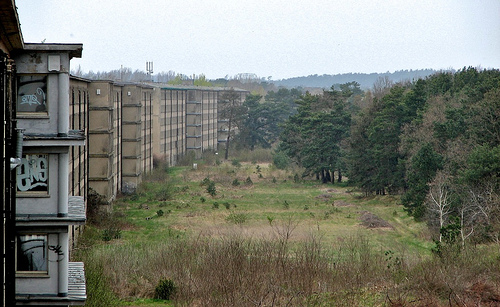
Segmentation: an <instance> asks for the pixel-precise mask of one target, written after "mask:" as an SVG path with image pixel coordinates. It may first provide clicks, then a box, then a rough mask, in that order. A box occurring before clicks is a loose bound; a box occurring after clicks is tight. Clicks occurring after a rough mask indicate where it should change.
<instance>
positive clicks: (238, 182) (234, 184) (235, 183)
mask: <svg viewBox="0 0 500 307" xmlns="http://www.w3.org/2000/svg"><path fill="white" fill-rule="evenodd" d="M239 185H240V181H239V180H238V178H235V179H234V180H233V186H234V187H237V186H239Z"/></svg>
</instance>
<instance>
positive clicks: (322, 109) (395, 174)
mask: <svg viewBox="0 0 500 307" xmlns="http://www.w3.org/2000/svg"><path fill="white" fill-rule="evenodd" d="M237 107H238V108H239V109H238V112H237V114H238V115H237V116H235V118H234V125H235V126H234V127H237V128H238V129H236V130H235V131H239V134H235V135H234V136H233V137H234V144H235V146H239V147H247V148H249V149H253V148H255V147H256V146H261V147H271V146H272V145H273V144H274V145H276V151H275V155H274V162H275V165H276V166H278V167H286V165H288V164H290V163H296V164H298V165H299V166H301V167H303V169H304V170H305V171H304V176H308V175H312V176H316V178H317V179H318V180H322V182H324V183H334V182H336V181H342V180H343V178H346V177H347V178H348V182H349V184H351V185H353V186H355V187H357V188H359V189H361V190H362V191H363V192H364V193H365V194H366V195H370V194H372V195H374V194H381V195H384V194H394V195H400V196H401V202H402V204H403V205H404V207H405V209H406V211H407V212H408V214H410V215H412V216H413V217H415V218H416V219H418V220H425V221H427V222H428V224H429V226H430V227H431V228H432V229H434V230H435V232H436V237H438V238H439V241H440V242H444V243H446V242H450V241H453V242H455V241H456V242H460V241H461V242H462V243H464V242H466V241H467V240H473V242H486V241H495V242H499V240H500V198H499V196H500V195H499V184H500V71H498V70H480V69H476V68H472V67H469V68H464V69H462V70H459V71H457V72H439V73H435V74H433V75H430V76H428V77H426V78H424V79H418V80H415V81H412V82H410V81H406V82H398V83H393V82H391V81H390V80H389V79H388V78H379V79H378V80H377V81H376V82H375V84H374V85H373V87H372V88H371V89H370V90H368V91H363V90H361V89H360V85H359V83H357V82H348V83H345V84H342V85H340V86H338V88H337V87H334V86H332V87H331V88H330V89H329V90H325V91H323V93H322V94H317V95H312V94H310V93H307V92H306V93H301V92H300V91H298V90H296V89H294V90H288V89H284V88H282V89H280V90H278V91H276V92H275V91H270V92H268V94H267V95H266V96H264V97H262V96H260V95H250V96H248V97H247V99H246V101H245V102H244V103H243V106H237ZM235 114H236V113H235ZM344 180H345V179H344ZM444 243H443V244H444Z"/></svg>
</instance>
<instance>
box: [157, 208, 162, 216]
mask: <svg viewBox="0 0 500 307" xmlns="http://www.w3.org/2000/svg"><path fill="white" fill-rule="evenodd" d="M163 214H164V212H163V210H161V209H160V210H158V211H156V215H157V216H163Z"/></svg>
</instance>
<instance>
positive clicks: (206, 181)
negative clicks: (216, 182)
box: [200, 177, 212, 186]
mask: <svg viewBox="0 0 500 307" xmlns="http://www.w3.org/2000/svg"><path fill="white" fill-rule="evenodd" d="M210 182H212V180H210V178H208V177H205V178H203V180H202V181H201V183H200V185H201V186H208V185H209V184H210Z"/></svg>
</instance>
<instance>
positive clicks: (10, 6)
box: [0, 0, 24, 53]
mask: <svg viewBox="0 0 500 307" xmlns="http://www.w3.org/2000/svg"><path fill="white" fill-rule="evenodd" d="M0 41H1V43H2V45H3V46H4V47H5V48H6V49H7V50H6V51H8V52H9V53H10V51H12V50H21V49H24V41H23V34H22V33H21V25H20V23H19V15H17V8H16V5H15V2H14V0H0Z"/></svg>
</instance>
